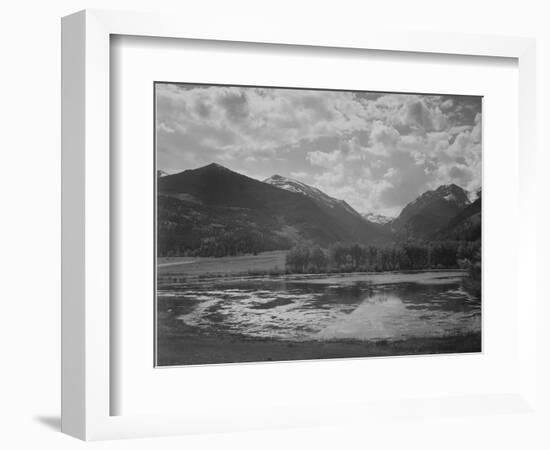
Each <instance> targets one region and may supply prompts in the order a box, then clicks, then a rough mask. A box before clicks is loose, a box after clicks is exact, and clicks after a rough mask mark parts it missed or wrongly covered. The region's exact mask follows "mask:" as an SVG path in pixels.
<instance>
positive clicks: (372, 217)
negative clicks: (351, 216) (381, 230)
mask: <svg viewBox="0 0 550 450" xmlns="http://www.w3.org/2000/svg"><path fill="white" fill-rule="evenodd" d="M363 218H364V219H365V220H368V221H369V222H372V223H377V224H380V225H387V224H389V223H390V222H391V221H392V220H393V217H388V216H384V215H382V214H375V213H366V214H363Z"/></svg>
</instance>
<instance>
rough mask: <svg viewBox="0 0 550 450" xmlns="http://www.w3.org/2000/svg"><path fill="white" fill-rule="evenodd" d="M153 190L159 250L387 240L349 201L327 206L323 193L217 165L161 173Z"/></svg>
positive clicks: (218, 249) (245, 248) (272, 247)
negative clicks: (311, 193)
mask: <svg viewBox="0 0 550 450" xmlns="http://www.w3.org/2000/svg"><path fill="white" fill-rule="evenodd" d="M157 188H158V202H157V211H158V227H159V231H158V236H159V242H158V248H159V254H166V252H168V251H170V249H177V251H179V252H180V253H181V251H182V249H185V250H189V249H193V250H198V251H200V252H201V254H204V255H205V256H207V255H208V254H209V252H210V251H212V252H214V254H216V252H220V253H223V254H228V253H229V254H231V252H236V253H240V252H242V253H244V252H246V251H248V250H250V249H251V248H252V249H253V251H264V250H275V249H283V248H289V247H291V246H292V245H293V244H294V243H296V242H302V241H309V242H313V243H316V244H319V245H321V246H324V247H326V246H328V245H330V244H332V243H334V242H355V241H357V242H362V243H377V242H384V241H385V240H386V239H387V235H386V234H384V232H383V231H382V230H380V228H379V227H378V226H376V225H375V224H371V223H369V222H367V221H365V220H363V219H362V218H361V217H360V216H359V214H357V213H356V212H355V211H353V210H352V211H348V210H347V208H346V205H347V204H345V205H342V204H341V203H338V204H336V203H334V205H333V207H331V206H330V205H329V204H325V203H324V201H322V198H323V196H326V194H323V193H322V192H321V191H318V193H317V196H316V198H312V197H311V196H308V195H304V194H303V193H301V192H294V191H290V190H287V189H283V188H281V187H277V186H275V185H272V184H271V183H264V182H261V181H258V180H255V179H252V178H249V177H247V176H244V175H242V174H239V173H237V172H234V171H232V170H230V169H227V168H225V167H223V166H220V165H218V164H210V165H208V166H204V167H200V168H198V169H193V170H185V171H183V172H180V173H177V174H173V175H167V176H163V177H161V178H159V179H158V181H157ZM312 189H314V188H312ZM326 197H327V198H329V199H330V197H328V196H326ZM333 200H335V199H333ZM344 203H345V202H344ZM347 206H348V207H349V205H347ZM350 208H351V207H350ZM210 247H212V248H214V250H210ZM222 247H223V248H222ZM227 248H230V250H227ZM200 249H202V250H200Z"/></svg>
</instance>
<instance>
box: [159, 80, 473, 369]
mask: <svg viewBox="0 0 550 450" xmlns="http://www.w3.org/2000/svg"><path fill="white" fill-rule="evenodd" d="M154 115H155V119H154V122H155V123H154V127H155V146H154V158H155V161H156V164H155V165H156V167H155V173H154V174H153V175H152V176H154V177H155V183H156V195H155V200H156V205H155V210H156V217H155V236H154V239H155V249H156V274H155V277H156V279H155V282H156V298H155V313H156V314H155V321H156V323H155V329H156V343H155V348H156V357H155V359H156V365H157V366H182V365H195V364H220V363H240V362H265V361H292V360H312V359H327V358H358V357H379V356H406V355H421V354H423V355H426V354H450V353H452V354H458V353H475V352H481V351H482V339H481V324H482V305H481V301H482V300H481V293H482V289H481V284H482V276H481V274H482V261H481V255H482V247H481V242H482V241H481V238H482V236H481V228H482V207H481V205H482V200H481V196H482V192H481V187H482V97H479V96H462V95H449V94H445V95H443V94H418V93H398V92H394V93H392V92H370V91H349V90H323V89H313V88H311V89H309V88H286V87H285V88H282V87H256V86H232V85H207V84H189V83H177V82H157V83H155V85H154Z"/></svg>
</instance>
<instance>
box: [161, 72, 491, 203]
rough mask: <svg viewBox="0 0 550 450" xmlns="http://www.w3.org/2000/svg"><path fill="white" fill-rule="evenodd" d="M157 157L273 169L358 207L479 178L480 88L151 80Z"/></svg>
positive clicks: (165, 165) (167, 164)
mask: <svg viewBox="0 0 550 450" xmlns="http://www.w3.org/2000/svg"><path fill="white" fill-rule="evenodd" d="M156 102H157V163H158V166H159V168H161V169H165V170H167V171H171V172H174V171H177V170H184V169H188V168H194V167H198V166H200V165H204V164H208V163H210V162H219V163H221V164H225V165H227V166H228V167H230V168H231V169H233V170H236V171H240V172H243V173H248V174H250V173H254V174H255V175H257V177H258V178H267V177H268V176H270V175H272V174H274V173H279V174H281V175H283V176H289V177H291V178H295V179H299V180H302V181H304V182H306V183H309V184H313V185H315V186H317V187H319V188H320V189H322V190H323V191H325V192H326V193H327V194H329V195H332V196H334V197H338V198H343V199H344V200H346V201H347V202H348V203H350V204H351V205H352V206H354V207H355V208H356V209H357V210H359V211H361V212H367V211H372V212H379V213H385V214H396V213H398V212H399V211H400V210H401V208H402V207H403V206H404V205H405V204H406V203H407V202H409V201H411V200H413V199H414V198H415V197H416V196H417V195H419V194H421V193H422V192H424V191H425V190H428V189H433V188H435V187H437V186H438V185H440V184H447V183H456V184H458V185H460V186H462V187H463V188H465V189H468V190H471V191H475V190H477V189H479V187H480V186H481V141H482V114H481V99H480V98H479V97H462V96H437V95H414V94H410V95H409V94H389V93H388V94H385V93H368V92H344V91H342V92H340V91H338V92H337V91H319V90H299V89H268V88H240V87H230V86H202V85H185V84H168V83H166V84H157V87H156Z"/></svg>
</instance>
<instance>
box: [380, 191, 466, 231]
mask: <svg viewBox="0 0 550 450" xmlns="http://www.w3.org/2000/svg"><path fill="white" fill-rule="evenodd" d="M468 205H470V200H469V199H468V195H467V193H466V191H465V190H464V189H462V188H461V187H459V186H457V185H456V184H448V185H442V186H439V187H438V188H437V189H435V190H433V191H427V192H424V193H423V194H422V195H420V196H419V197H418V198H417V199H416V200H414V201H413V202H411V203H409V204H408V205H407V206H405V208H403V211H401V214H400V215H399V216H398V217H397V218H396V219H395V220H394V221H393V222H392V223H391V229H392V231H393V232H394V233H395V234H396V235H397V237H398V238H401V239H410V238H416V239H426V238H429V237H431V236H433V235H434V234H435V233H437V232H438V231H439V230H441V229H442V228H443V227H445V226H447V225H448V223H449V222H450V221H451V219H453V218H454V217H456V216H457V215H458V214H459V212H460V211H462V210H463V209H464V208H466V207H467V206H468Z"/></svg>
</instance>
